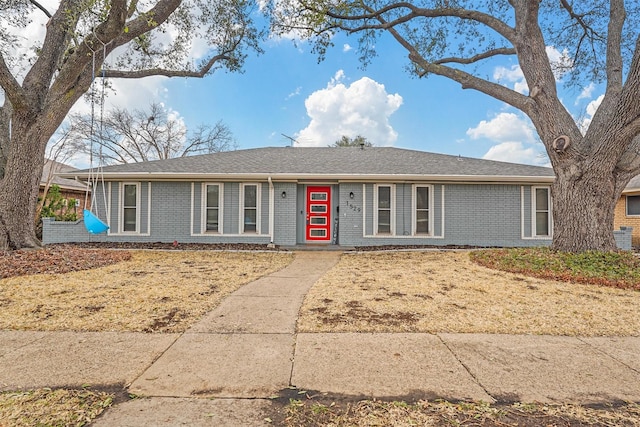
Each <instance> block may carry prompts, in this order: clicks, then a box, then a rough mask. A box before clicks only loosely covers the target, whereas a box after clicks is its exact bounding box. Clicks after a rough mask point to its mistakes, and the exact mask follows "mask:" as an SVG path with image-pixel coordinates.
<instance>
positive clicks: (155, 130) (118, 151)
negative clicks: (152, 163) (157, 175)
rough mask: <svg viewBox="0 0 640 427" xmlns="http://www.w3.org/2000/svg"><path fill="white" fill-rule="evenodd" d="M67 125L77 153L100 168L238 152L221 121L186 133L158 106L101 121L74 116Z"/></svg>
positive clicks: (109, 115) (114, 114) (119, 113)
mask: <svg viewBox="0 0 640 427" xmlns="http://www.w3.org/2000/svg"><path fill="white" fill-rule="evenodd" d="M69 123H70V124H69V126H70V134H71V138H72V139H73V140H74V145H75V147H77V150H78V151H82V152H84V153H87V154H90V155H92V156H93V158H94V159H96V160H97V159H99V161H100V162H102V163H103V164H120V163H136V162H145V161H149V160H158V159H171V158H174V157H184V156H189V155H194V154H204V153H214V152H219V151H228V150H233V149H235V148H237V143H236V141H235V139H234V137H233V133H232V132H231V130H230V129H229V127H228V126H227V125H225V124H224V123H223V122H222V121H218V122H217V123H215V124H214V125H213V126H210V125H204V124H202V125H199V126H198V127H197V128H196V129H195V130H193V131H189V130H188V129H187V127H186V125H185V124H184V123H183V121H182V120H181V119H180V118H179V117H177V116H176V115H174V114H172V113H171V112H170V111H169V110H167V108H166V107H165V106H164V105H163V104H161V103H157V102H152V103H151V104H150V105H149V108H148V109H144V110H139V109H135V110H132V111H129V110H127V109H124V108H114V109H112V110H110V111H108V112H106V113H105V114H104V115H102V116H101V117H94V116H91V115H77V114H76V115H72V116H71V118H70V120H69Z"/></svg>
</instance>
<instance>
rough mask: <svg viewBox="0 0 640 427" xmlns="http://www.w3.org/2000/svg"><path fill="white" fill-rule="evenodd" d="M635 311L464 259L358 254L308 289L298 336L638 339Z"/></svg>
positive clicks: (626, 294)
mask: <svg viewBox="0 0 640 427" xmlns="http://www.w3.org/2000/svg"><path fill="white" fill-rule="evenodd" d="M356 303H357V304H356ZM639 311H640V292H637V291H633V290H622V289H615V288H606V287H599V286H593V285H582V284H575V283H569V282H558V281H551V280H544V279H537V278H530V277H525V276H520V275H516V274H512V273H504V272H500V271H495V270H491V269H488V268H485V267H481V266H479V265H477V264H475V263H473V262H472V261H471V260H470V259H469V252H466V251H429V252H388V253H359V254H346V255H344V256H343V257H342V258H341V260H340V262H339V263H338V264H337V265H336V266H335V267H334V268H333V269H332V270H331V271H329V272H328V273H327V274H326V275H325V276H323V277H322V278H321V279H320V280H319V281H318V282H317V283H316V284H315V285H314V286H313V288H312V289H311V291H310V292H309V293H308V294H307V297H306V298H305V301H304V304H303V307H302V310H301V316H300V319H299V321H298V330H299V331H301V332H427V333H438V332H451V333H504V334H536V335H570V336H637V335H640V318H639V317H638V316H637V313H638V312H639Z"/></svg>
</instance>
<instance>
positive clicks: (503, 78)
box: [493, 46, 572, 94]
mask: <svg viewBox="0 0 640 427" xmlns="http://www.w3.org/2000/svg"><path fill="white" fill-rule="evenodd" d="M545 50H546V52H547V57H548V58H549V63H550V64H551V67H552V69H553V74H554V77H555V79H556V81H559V80H560V79H562V76H563V75H564V74H565V73H566V72H567V71H568V68H571V66H572V65H571V64H572V63H571V59H570V58H569V56H568V54H567V51H566V50H565V51H563V52H560V51H559V50H558V49H556V48H555V47H553V46H547V47H546V48H545ZM493 78H494V80H495V81H497V82H498V83H501V84H504V85H505V86H509V84H512V85H513V90H515V91H516V92H518V93H522V94H524V93H528V92H529V86H528V85H527V82H526V80H525V79H524V74H523V73H522V69H521V68H520V65H519V64H516V65H512V66H511V67H510V68H507V67H503V66H499V67H496V68H495V69H494V70H493Z"/></svg>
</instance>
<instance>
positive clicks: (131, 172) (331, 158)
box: [62, 147, 554, 182]
mask: <svg viewBox="0 0 640 427" xmlns="http://www.w3.org/2000/svg"><path fill="white" fill-rule="evenodd" d="M88 172H89V171H88V170H84V171H76V172H75V173H74V174H73V176H76V177H80V178H82V177H85V176H86V175H87V174H88ZM103 174H104V177H105V179H198V178H199V179H222V178H229V179H232V178H242V179H249V178H253V179H260V178H262V179H267V178H268V177H272V178H274V179H278V178H279V179H298V178H306V179H312V178H320V179H321V178H325V179H397V178H405V179H418V178H421V179H439V180H458V181H462V180H469V181H503V180H504V181H524V180H535V181H543V182H550V181H552V180H553V177H554V174H553V170H552V169H551V168H546V167H540V166H530V165H522V164H516V163H507V162H498V161H492V160H482V159H474V158H469V157H459V156H451V155H445V154H435V153H427V152H423V151H415V150H406V149H401V148H393V147H365V148H359V147H323V148H301V147H295V148H293V147H276V148H273V147H272V148H254V149H248V150H237V151H226V152H220V153H213V154H204V155H198V156H190V157H180V158H175V159H168V160H156V161H150V162H143V163H131V164H123V165H114V166H107V167H104V169H103ZM62 176H65V177H71V174H63V175H62Z"/></svg>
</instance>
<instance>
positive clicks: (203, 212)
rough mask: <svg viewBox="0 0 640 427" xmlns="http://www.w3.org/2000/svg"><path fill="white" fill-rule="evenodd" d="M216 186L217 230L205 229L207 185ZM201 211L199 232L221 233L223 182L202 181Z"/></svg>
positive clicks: (222, 226) (222, 225)
mask: <svg viewBox="0 0 640 427" xmlns="http://www.w3.org/2000/svg"><path fill="white" fill-rule="evenodd" d="M209 185H217V186H218V231H208V230H207V186H209ZM201 188H202V189H201V191H200V193H201V196H202V197H201V203H200V206H201V213H200V233H201V234H223V230H224V224H223V218H224V215H223V211H224V206H223V204H224V184H223V183H221V182H203V183H202V187H201Z"/></svg>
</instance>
